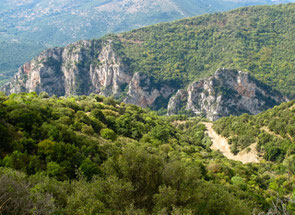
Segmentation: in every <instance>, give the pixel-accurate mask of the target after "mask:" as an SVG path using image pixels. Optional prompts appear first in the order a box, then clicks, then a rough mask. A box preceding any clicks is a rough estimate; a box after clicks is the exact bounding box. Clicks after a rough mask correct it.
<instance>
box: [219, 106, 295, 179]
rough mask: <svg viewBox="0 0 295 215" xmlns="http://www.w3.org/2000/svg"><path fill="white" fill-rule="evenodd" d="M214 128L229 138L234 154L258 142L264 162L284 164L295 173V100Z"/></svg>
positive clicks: (221, 120) (232, 119)
mask: <svg viewBox="0 0 295 215" xmlns="http://www.w3.org/2000/svg"><path fill="white" fill-rule="evenodd" d="M214 129H215V130H216V131H217V132H218V133H219V134H221V135H222V136H224V137H227V138H228V139H229V142H230V143H231V149H232V152H233V153H237V152H239V151H240V150H242V149H245V148H247V147H248V146H250V145H251V144H253V143H257V147H256V148H257V150H258V152H260V154H261V155H262V156H263V157H264V159H266V160H269V161H276V162H278V163H282V162H284V163H286V164H288V165H289V171H290V173H292V174H294V173H295V168H294V167H295V166H294V163H295V101H291V102H288V103H283V104H282V105H280V106H277V107H275V108H273V109H270V110H268V111H265V112H263V113H261V114H258V115H256V116H251V115H248V114H244V115H241V116H239V117H233V116H232V117H226V118H222V119H220V120H218V121H216V122H215V123H214Z"/></svg>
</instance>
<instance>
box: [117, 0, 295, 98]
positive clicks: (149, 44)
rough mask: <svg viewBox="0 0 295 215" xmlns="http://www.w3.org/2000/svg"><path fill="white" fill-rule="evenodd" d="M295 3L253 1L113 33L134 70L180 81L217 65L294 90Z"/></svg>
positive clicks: (206, 73) (180, 83)
mask: <svg viewBox="0 0 295 215" xmlns="http://www.w3.org/2000/svg"><path fill="white" fill-rule="evenodd" d="M294 17H295V4H286V5H275V6H255V7H247V8H241V9H236V10H233V11H230V12H225V13H215V14H211V15H203V16H200V17H195V18H190V19H184V20H181V21H176V22H172V23H165V24H158V25H154V26H151V27H146V28H142V29H138V30H134V31H131V32H128V33H123V34H119V35H113V36H112V38H113V40H115V41H117V42H116V47H117V50H118V53H121V56H122V58H124V59H125V62H126V63H128V65H129V66H130V68H131V70H132V71H133V72H144V73H146V74H148V75H150V76H153V77H154V79H155V80H156V82H158V83H162V82H165V81H166V82H170V83H171V84H172V85H173V86H175V87H179V86H185V85H187V84H188V83H190V82H191V81H194V80H198V79H201V78H204V77H208V76H209V75H212V74H213V73H214V72H215V71H216V69H217V68H222V67H225V68H236V69H238V70H242V71H245V72H246V71H249V72H250V73H251V74H253V75H254V76H255V77H256V78H257V79H258V80H260V81H262V82H264V83H266V84H268V85H270V86H272V87H274V88H276V89H277V90H279V91H281V92H284V93H286V94H289V95H293V94H294V93H295V82H294V81H295V74H294V62H295V41H294V39H293V38H294V37H295V25H294V23H295V18H294Z"/></svg>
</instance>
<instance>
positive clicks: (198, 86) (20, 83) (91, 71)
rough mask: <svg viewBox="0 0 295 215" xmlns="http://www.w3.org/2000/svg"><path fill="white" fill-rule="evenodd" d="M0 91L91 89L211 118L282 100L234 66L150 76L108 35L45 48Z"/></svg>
mask: <svg viewBox="0 0 295 215" xmlns="http://www.w3.org/2000/svg"><path fill="white" fill-rule="evenodd" d="M177 90H178V91H177ZM0 91H4V92H5V93H6V94H11V93H20V92H37V93H40V92H47V93H48V94H49V95H57V96H70V95H89V94H90V93H97V94H101V95H104V96H113V97H115V98H117V99H121V100H122V101H124V102H126V103H132V104H136V105H139V106H141V107H150V108H152V109H156V110H157V109H160V108H163V107H164V108H166V107H167V104H168V114H178V113H184V112H185V111H186V112H187V111H189V112H191V113H193V114H195V115H203V116H205V117H207V118H209V119H211V120H216V119H218V118H220V117H222V116H228V115H239V114H242V113H249V114H257V113H259V112H261V111H263V110H265V109H268V108H271V107H273V106H274V105H277V104H280V103H281V102H283V101H285V99H284V98H283V96H282V95H281V94H280V93H279V92H276V91H272V90H271V89H270V88H269V87H267V86H266V85H264V84H262V83H260V82H259V81H257V80H255V79H254V78H252V77H251V76H250V75H249V74H248V73H243V72H240V71H236V70H227V69H220V70H218V71H216V73H215V74H214V76H212V77H209V78H207V79H204V80H200V81H197V82H193V83H192V84H190V85H189V86H188V88H187V89H186V90H184V89H177V88H175V87H173V84H168V83H164V82H163V81H162V82H159V81H157V82H155V80H154V78H153V77H150V76H148V75H147V74H146V73H142V72H135V73H134V72H133V71H132V69H131V68H128V65H127V63H124V61H123V60H122V59H121V57H120V56H119V55H118V54H117V51H116V49H115V48H114V44H113V41H112V40H111V39H108V40H91V41H79V42H76V43H74V44H71V45H69V46H67V47H64V48H53V49H49V50H47V51H45V52H43V53H41V54H40V55H39V56H38V57H36V58H35V59H33V60H32V61H30V62H28V63H26V64H24V65H23V66H22V67H20V68H19V70H18V73H17V74H16V75H15V76H14V78H13V79H12V80H11V81H10V83H8V84H7V85H5V86H4V87H2V89H0ZM175 93H176V94H175ZM174 94H175V95H174ZM172 95H174V96H172ZM171 96H172V97H171Z"/></svg>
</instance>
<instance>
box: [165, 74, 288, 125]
mask: <svg viewBox="0 0 295 215" xmlns="http://www.w3.org/2000/svg"><path fill="white" fill-rule="evenodd" d="M283 101H286V99H284V98H283V96H282V95H281V94H280V93H279V92H276V91H272V90H271V89H270V88H269V87H268V86H266V85H264V84H262V83H260V82H259V81H257V80H255V79H253V78H252V77H251V76H250V75H249V74H248V73H243V72H241V71H236V70H228V69H219V70H217V71H216V72H215V74H214V76H211V77H209V78H207V79H204V80H201V81H197V82H193V83H192V84H190V85H189V86H188V88H187V90H178V92H177V93H176V95H175V96H173V97H172V98H171V99H170V101H169V103H168V114H170V115H172V114H178V113H184V112H185V111H188V112H189V111H191V112H193V113H194V114H196V115H202V116H204V117H207V118H208V119H210V120H217V119H219V118H220V117H223V116H229V115H241V114H242V113H249V114H254V115H255V114H258V113H260V112H262V111H263V110H266V109H268V108H271V107H273V106H275V105H278V104H280V103H282V102H283Z"/></svg>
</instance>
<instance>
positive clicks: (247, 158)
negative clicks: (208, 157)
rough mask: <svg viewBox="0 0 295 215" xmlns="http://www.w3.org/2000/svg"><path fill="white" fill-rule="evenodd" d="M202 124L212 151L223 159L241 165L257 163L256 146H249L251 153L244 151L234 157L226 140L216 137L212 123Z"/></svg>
mask: <svg viewBox="0 0 295 215" xmlns="http://www.w3.org/2000/svg"><path fill="white" fill-rule="evenodd" d="M203 124H204V125H205V126H206V127H207V134H208V136H209V137H210V138H211V141H212V143H213V144H212V146H211V149H212V150H215V151H217V150H219V151H220V152H221V153H222V154H223V155H224V156H225V157H227V158H228V159H231V160H235V161H241V162H242V163H259V158H258V155H257V151H256V144H252V145H251V146H250V148H251V151H250V152H246V150H244V151H242V152H240V153H238V154H237V155H234V154H233V153H231V151H230V145H229V144H228V141H227V139H226V138H224V137H222V136H220V135H218V134H217V133H216V132H215V131H214V129H213V128H212V126H213V123H210V122H203Z"/></svg>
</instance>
